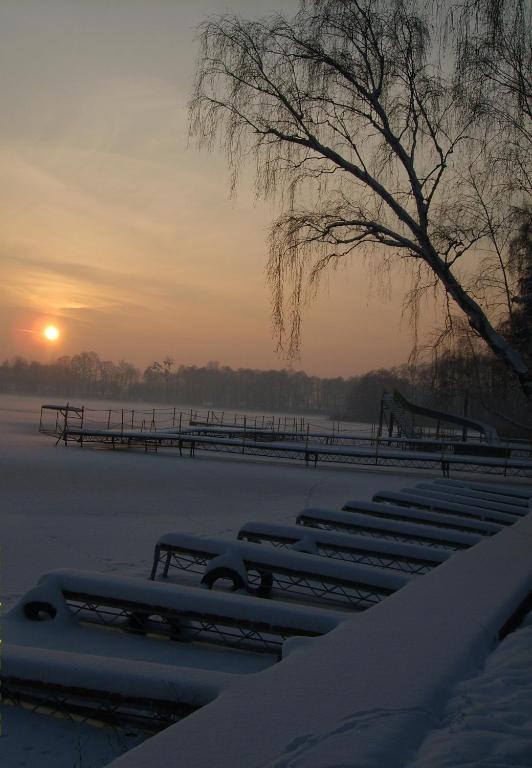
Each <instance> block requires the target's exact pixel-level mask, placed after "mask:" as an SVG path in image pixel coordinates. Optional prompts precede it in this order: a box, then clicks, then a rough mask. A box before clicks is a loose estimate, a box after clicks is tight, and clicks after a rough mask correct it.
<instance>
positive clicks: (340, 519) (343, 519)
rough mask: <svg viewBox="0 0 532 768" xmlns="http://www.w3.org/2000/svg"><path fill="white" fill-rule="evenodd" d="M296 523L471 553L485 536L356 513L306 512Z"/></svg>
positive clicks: (312, 509)
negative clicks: (468, 549) (472, 548)
mask: <svg viewBox="0 0 532 768" xmlns="http://www.w3.org/2000/svg"><path fill="white" fill-rule="evenodd" d="M296 523H297V524H298V525H306V526H310V527H313V528H324V529H325V530H333V531H334V530H338V531H343V532H346V533H347V532H349V533H356V534H366V535H368V536H373V537H383V538H388V539H393V540H395V541H407V542H415V543H421V544H423V545H426V546H429V547H431V546H435V547H443V548H444V549H467V548H468V547H471V546H473V545H474V544H478V542H479V541H481V539H482V536H480V535H478V534H473V533H467V532H465V531H458V530H454V529H453V530H451V529H448V528H445V529H444V528H437V527H436V526H434V525H420V524H417V523H409V522H406V521H403V520H391V519H389V518H384V517H383V518H380V517H373V516H371V515H364V514H362V513H358V514H356V515H354V514H353V513H352V512H337V511H331V510H328V509H316V508H309V509H305V510H303V512H302V513H301V514H300V515H298V516H297V519H296Z"/></svg>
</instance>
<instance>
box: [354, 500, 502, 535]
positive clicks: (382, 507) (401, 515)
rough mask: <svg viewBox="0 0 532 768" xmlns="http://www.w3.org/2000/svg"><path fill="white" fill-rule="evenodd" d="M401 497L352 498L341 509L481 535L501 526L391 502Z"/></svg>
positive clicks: (421, 506) (491, 532)
mask: <svg viewBox="0 0 532 768" xmlns="http://www.w3.org/2000/svg"><path fill="white" fill-rule="evenodd" d="M397 497H399V498H402V497H403V494H390V503H389V504H388V503H381V504H379V503H377V502H368V501H358V500H352V501H347V502H346V503H345V504H344V506H343V507H342V510H343V511H344V512H357V513H358V512H361V513H362V514H364V515H370V516H371V517H384V518H387V519H389V520H405V521H408V522H412V523H418V524H420V525H432V526H435V527H436V528H446V529H449V530H457V531H466V532H467V533H475V534H480V535H481V536H492V535H493V534H494V533H498V531H500V530H501V528H502V527H503V526H501V525H496V524H495V523H491V522H486V521H484V520H478V519H477V518H471V517H459V516H458V515H456V514H445V513H442V512H437V511H434V510H432V509H427V508H426V507H423V505H422V504H421V503H420V504H419V505H417V504H413V505H412V506H407V504H406V501H405V502H404V504H403V506H401V505H399V504H397V505H395V504H392V503H391V501H392V498H397ZM374 498H376V499H379V500H382V501H384V500H385V499H388V495H387V494H385V493H384V492H383V493H382V495H381V494H380V493H379V494H376V496H375V497H374Z"/></svg>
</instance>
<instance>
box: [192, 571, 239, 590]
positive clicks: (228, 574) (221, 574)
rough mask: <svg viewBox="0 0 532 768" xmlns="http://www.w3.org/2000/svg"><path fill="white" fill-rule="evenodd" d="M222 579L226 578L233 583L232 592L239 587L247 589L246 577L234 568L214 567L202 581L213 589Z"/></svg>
mask: <svg viewBox="0 0 532 768" xmlns="http://www.w3.org/2000/svg"><path fill="white" fill-rule="evenodd" d="M220 579H225V580H227V581H230V582H231V583H232V587H231V592H237V591H238V590H239V589H246V584H245V583H244V579H243V578H242V576H241V575H240V574H239V573H238V572H237V571H234V570H233V569H232V568H223V567H220V568H213V569H212V571H209V572H208V573H206V574H205V575H204V576H203V578H202V579H201V583H202V584H205V586H206V587H208V588H209V589H212V588H213V587H214V585H215V584H216V582H217V581H219V580H220Z"/></svg>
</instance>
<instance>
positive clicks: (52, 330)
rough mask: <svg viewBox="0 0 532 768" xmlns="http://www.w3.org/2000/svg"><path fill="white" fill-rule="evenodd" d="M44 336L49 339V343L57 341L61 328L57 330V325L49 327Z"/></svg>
mask: <svg viewBox="0 0 532 768" xmlns="http://www.w3.org/2000/svg"><path fill="white" fill-rule="evenodd" d="M43 334H44V336H45V338H47V339H48V341H57V339H58V338H59V328H57V327H56V326H55V325H47V326H46V328H45V329H44V331H43Z"/></svg>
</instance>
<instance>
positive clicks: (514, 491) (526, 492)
mask: <svg viewBox="0 0 532 768" xmlns="http://www.w3.org/2000/svg"><path fill="white" fill-rule="evenodd" d="M434 482H435V483H437V484H438V485H440V484H441V485H445V486H454V487H455V488H469V489H471V490H474V491H482V492H483V493H488V494H490V496H491V495H493V496H507V497H510V498H512V499H523V500H525V501H526V502H527V503H528V501H529V500H531V499H532V486H524V485H521V486H519V485H513V484H505V485H501V484H499V483H477V482H473V481H469V480H442V479H435V480H434Z"/></svg>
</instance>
